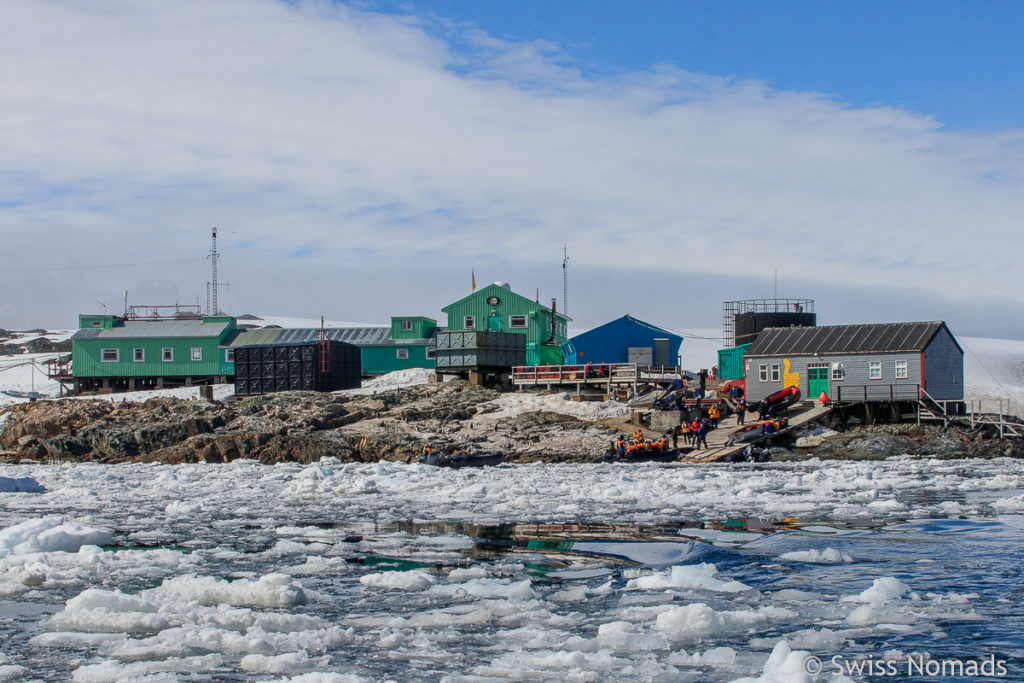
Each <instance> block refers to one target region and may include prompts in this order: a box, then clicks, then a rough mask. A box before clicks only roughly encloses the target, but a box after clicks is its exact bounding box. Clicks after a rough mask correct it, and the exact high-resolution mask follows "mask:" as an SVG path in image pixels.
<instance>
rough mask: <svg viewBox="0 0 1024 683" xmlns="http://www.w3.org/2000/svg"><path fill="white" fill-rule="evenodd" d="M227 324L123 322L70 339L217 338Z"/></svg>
mask: <svg viewBox="0 0 1024 683" xmlns="http://www.w3.org/2000/svg"><path fill="white" fill-rule="evenodd" d="M227 326H228V323H227V322H209V323H204V322H203V321H202V320H125V321H124V322H123V323H121V324H119V325H115V326H114V327H112V328H110V329H109V330H101V329H91V328H89V329H84V330H79V331H78V332H75V334H73V335H72V336H71V338H72V339H154V338H175V337H219V336H220V335H221V333H223V332H224V330H225V329H226V328H227Z"/></svg>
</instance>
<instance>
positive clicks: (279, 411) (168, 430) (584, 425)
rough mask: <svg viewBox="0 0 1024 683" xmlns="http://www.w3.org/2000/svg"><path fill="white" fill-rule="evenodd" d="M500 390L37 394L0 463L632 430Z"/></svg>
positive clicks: (292, 452) (869, 440) (484, 444)
mask: <svg viewBox="0 0 1024 683" xmlns="http://www.w3.org/2000/svg"><path fill="white" fill-rule="evenodd" d="M497 397H498V394H497V393H496V392H494V391H492V390H489V389H484V388H481V387H476V386H473V385H470V384H468V383H466V382H462V381H452V382H447V383H443V384H425V385H419V386H414V387H407V388H402V389H395V390H391V391H387V392H384V393H379V394H376V395H372V396H365V395H352V394H347V393H345V392H339V393H335V394H321V393H311V392H285V393H279V394H267V395H265V396H256V397H249V398H239V399H232V400H230V401H228V402H226V403H223V404H210V403H205V402H202V401H197V400H182V399H173V398H154V399H151V400H149V401H147V402H145V403H128V402H117V401H116V400H115V401H114V402H111V401H107V400H76V399H68V400H60V401H37V402H34V403H23V404H20V405H15V406H12V407H10V408H8V409H7V410H6V411H5V412H6V413H7V414H5V415H2V416H0V425H2V428H0V448H2V449H3V451H2V452H0V459H3V460H8V461H19V460H22V459H26V458H30V459H33V460H37V461H96V462H123V461H129V460H136V461H159V462H167V463H182V462H202V461H205V462H214V463H220V462H230V461H232V460H235V459H237V458H249V459H253V460H258V461H260V462H264V463H275V462H296V461H297V462H306V463H309V462H316V461H318V460H320V459H321V458H323V457H325V456H334V457H337V458H339V459H341V460H343V461H346V462H352V461H364V462H376V461H377V460H380V459H386V460H399V461H407V462H408V461H412V460H415V459H416V458H418V457H419V454H420V449H421V448H422V446H423V444H425V443H429V444H431V445H432V446H433V448H434V449H435V450H436V451H444V452H447V453H453V454H456V453H470V452H494V451H500V452H502V453H504V454H505V458H506V460H507V461H510V462H529V461H544V462H568V461H574V462H582V461H588V460H596V459H599V457H600V454H601V453H602V452H603V451H604V449H605V448H606V446H607V444H608V442H609V441H610V440H612V439H614V438H615V435H616V434H617V433H622V432H623V431H629V430H630V429H632V427H631V426H630V425H629V424H628V423H627V421H626V419H625V418H614V419H612V418H607V419H604V420H598V421H588V420H581V419H578V418H576V417H572V416H570V415H566V414H563V413H562V412H552V411H551V410H542V411H541V410H534V411H532V412H518V413H517V414H515V415H514V416H512V417H509V416H507V414H508V411H504V412H503V411H502V410H501V406H500V405H499V403H496V402H495V399H496V398H497ZM548 405H550V404H548ZM567 412H568V411H567ZM988 436H990V435H985V434H982V433H973V434H968V433H964V432H962V431H960V430H958V429H955V428H950V429H943V428H941V427H936V426H916V425H879V426H871V427H862V426H858V427H852V428H850V429H847V430H845V431H843V432H841V433H839V434H832V435H830V436H828V437H827V438H823V439H819V438H815V439H811V440H807V441H805V442H804V443H807V444H808V445H811V447H810V448H804V449H795V450H792V451H786V450H785V449H779V448H773V450H772V457H773V458H774V459H789V458H801V457H821V458H854V459H881V458H887V457H891V456H897V455H904V454H910V455H923V456H934V457H947V458H961V457H999V456H1008V457H1024V448H1022V445H1024V444H1022V442H1021V440H1020V439H992V438H988Z"/></svg>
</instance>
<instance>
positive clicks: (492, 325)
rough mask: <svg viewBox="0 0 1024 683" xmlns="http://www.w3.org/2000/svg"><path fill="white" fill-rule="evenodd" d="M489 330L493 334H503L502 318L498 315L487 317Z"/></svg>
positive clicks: (492, 314) (493, 314)
mask: <svg viewBox="0 0 1024 683" xmlns="http://www.w3.org/2000/svg"><path fill="white" fill-rule="evenodd" d="M487 329H488V330H490V331H491V332H501V316H500V315H499V314H497V313H491V314H490V315H489V316H487Z"/></svg>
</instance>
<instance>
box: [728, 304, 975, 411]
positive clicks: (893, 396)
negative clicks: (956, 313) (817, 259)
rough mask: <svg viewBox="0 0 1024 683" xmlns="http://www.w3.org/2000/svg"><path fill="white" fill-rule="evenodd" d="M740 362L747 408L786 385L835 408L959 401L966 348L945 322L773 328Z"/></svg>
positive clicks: (962, 395) (769, 329)
mask: <svg viewBox="0 0 1024 683" xmlns="http://www.w3.org/2000/svg"><path fill="white" fill-rule="evenodd" d="M743 362H744V371H745V375H746V395H747V401H748V402H750V403H754V402H757V401H760V400H761V399H762V398H764V397H766V396H769V395H770V394H773V393H775V392H776V391H779V390H780V389H782V388H784V387H789V386H797V387H799V388H800V392H801V393H802V394H803V396H804V398H805V399H810V400H816V399H817V398H819V397H820V396H821V394H822V393H824V394H825V395H826V396H828V398H829V400H830V401H832V402H833V403H857V402H865V401H867V402H894V401H916V400H918V398H919V397H920V396H921V395H922V390H923V392H925V394H926V395H927V396H930V397H931V398H932V399H934V400H936V401H963V399H964V351H963V348H961V346H960V344H959V343H957V341H956V338H955V337H954V336H953V333H952V332H950V331H949V328H948V327H947V326H946V323H945V322H942V321H933V322H914V323H881V324H871V325H829V326H824V327H772V328H768V329H765V330H762V331H761V332H760V334H758V336H757V338H756V339H755V340H754V342H753V345H752V346H751V347H750V349H749V350H748V351H747V353H746V355H745V357H744V361H743Z"/></svg>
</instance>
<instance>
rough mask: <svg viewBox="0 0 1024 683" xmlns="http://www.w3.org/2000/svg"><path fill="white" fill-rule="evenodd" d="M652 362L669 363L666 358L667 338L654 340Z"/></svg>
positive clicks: (657, 363) (658, 363) (656, 363)
mask: <svg viewBox="0 0 1024 683" xmlns="http://www.w3.org/2000/svg"><path fill="white" fill-rule="evenodd" d="M654 364H655V365H662V366H664V365H670V362H669V359H668V339H655V340H654Z"/></svg>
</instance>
